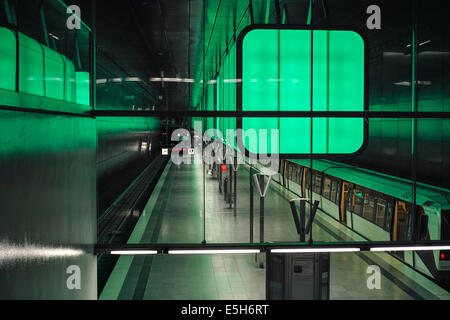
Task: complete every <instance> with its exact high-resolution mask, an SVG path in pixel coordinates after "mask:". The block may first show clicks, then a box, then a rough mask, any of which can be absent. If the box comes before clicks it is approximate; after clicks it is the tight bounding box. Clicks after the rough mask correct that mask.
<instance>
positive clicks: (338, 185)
mask: <svg viewBox="0 0 450 320" xmlns="http://www.w3.org/2000/svg"><path fill="white" fill-rule="evenodd" d="M336 186H337V191H336V198H335V200H334V202H335V203H336V204H339V200H340V198H339V195H340V194H341V189H342V183H341V181H337V180H336ZM332 189H333V188H332Z"/></svg>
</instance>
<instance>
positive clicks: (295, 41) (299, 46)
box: [278, 30, 311, 153]
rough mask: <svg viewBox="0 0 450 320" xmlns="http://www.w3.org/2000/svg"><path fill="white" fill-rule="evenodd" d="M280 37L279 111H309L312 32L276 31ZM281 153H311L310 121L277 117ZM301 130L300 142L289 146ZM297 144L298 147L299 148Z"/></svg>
mask: <svg viewBox="0 0 450 320" xmlns="http://www.w3.org/2000/svg"><path fill="white" fill-rule="evenodd" d="M278 32H279V37H280V42H279V44H280V60H279V69H280V77H279V78H280V82H279V88H280V98H279V99H280V101H279V103H280V108H279V110H280V111H310V110H311V107H310V106H311V81H310V79H311V33H310V32H298V31H297V30H285V31H284V32H281V31H278ZM279 121H280V150H282V151H283V152H284V153H297V151H298V149H301V150H306V152H309V151H310V148H311V142H310V141H311V139H310V136H311V134H310V132H311V131H310V128H311V121H310V119H306V118H305V119H298V118H280V120H279ZM299 128H303V134H304V137H303V139H298V141H297V143H292V141H291V139H290V137H291V135H292V134H293V133H296V132H298V130H299ZM299 144H300V145H299Z"/></svg>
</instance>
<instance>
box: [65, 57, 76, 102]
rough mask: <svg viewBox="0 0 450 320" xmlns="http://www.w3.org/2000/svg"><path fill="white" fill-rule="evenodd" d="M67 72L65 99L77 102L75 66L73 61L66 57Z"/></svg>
mask: <svg viewBox="0 0 450 320" xmlns="http://www.w3.org/2000/svg"><path fill="white" fill-rule="evenodd" d="M64 68H65V69H64V74H65V96H64V99H65V100H66V101H69V102H77V100H76V99H77V96H76V83H75V80H76V79H75V77H76V76H75V66H74V64H73V62H72V61H70V60H69V59H67V58H66V57H64Z"/></svg>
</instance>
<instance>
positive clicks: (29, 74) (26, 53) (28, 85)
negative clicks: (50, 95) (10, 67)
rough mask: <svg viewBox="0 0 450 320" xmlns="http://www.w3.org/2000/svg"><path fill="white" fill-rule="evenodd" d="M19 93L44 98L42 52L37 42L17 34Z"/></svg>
mask: <svg viewBox="0 0 450 320" xmlns="http://www.w3.org/2000/svg"><path fill="white" fill-rule="evenodd" d="M19 65H20V68H19V91H20V92H25V93H31V94H35V95H38V96H45V92H44V52H43V51H42V47H41V45H40V44H39V42H37V41H35V40H33V39H31V38H30V37H28V36H26V35H24V34H22V33H19Z"/></svg>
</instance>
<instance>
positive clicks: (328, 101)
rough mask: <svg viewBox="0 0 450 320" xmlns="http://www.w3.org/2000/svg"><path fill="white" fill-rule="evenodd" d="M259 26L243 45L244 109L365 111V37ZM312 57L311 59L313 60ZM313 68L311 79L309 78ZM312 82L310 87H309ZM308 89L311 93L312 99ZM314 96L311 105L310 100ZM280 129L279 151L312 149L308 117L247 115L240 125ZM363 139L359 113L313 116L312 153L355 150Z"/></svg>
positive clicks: (255, 147) (257, 149)
mask: <svg viewBox="0 0 450 320" xmlns="http://www.w3.org/2000/svg"><path fill="white" fill-rule="evenodd" d="M311 34H312V32H311V31H310V30H276V29H259V30H258V29H257V30H252V31H250V32H249V33H248V34H247V35H246V36H245V38H244V41H243V45H242V55H243V56H242V109H243V110H244V111H260V110H264V111H311V110H313V111H363V110H364V42H363V40H362V38H361V37H360V35H359V34H357V33H356V32H353V31H341V30H332V31H327V30H315V31H313V35H312V36H313V41H312V44H313V50H312V51H313V52H312V56H311ZM311 60H312V64H311ZM311 72H312V82H311ZM311 85H312V88H311ZM311 93H312V99H311ZM311 100H312V106H311ZM278 128H279V129H280V137H279V146H280V153H299V154H301V153H310V152H311V119H310V118H303V119H299V118H279V119H278V118H253V119H250V118H247V119H243V129H244V130H247V129H256V130H260V129H267V130H268V139H267V140H268V148H267V150H265V148H263V146H264V144H260V143H257V144H249V143H246V147H247V149H248V150H249V151H251V152H254V153H264V152H266V151H267V152H274V151H275V152H276V150H275V149H274V150H272V146H271V139H270V136H271V135H270V130H271V129H278ZM363 140H364V120H363V119H342V118H334V119H333V118H322V119H319V118H317V119H314V120H313V141H312V143H313V150H312V152H313V153H316V154H317V153H353V152H356V151H358V150H359V149H360V148H361V146H362V144H363Z"/></svg>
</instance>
